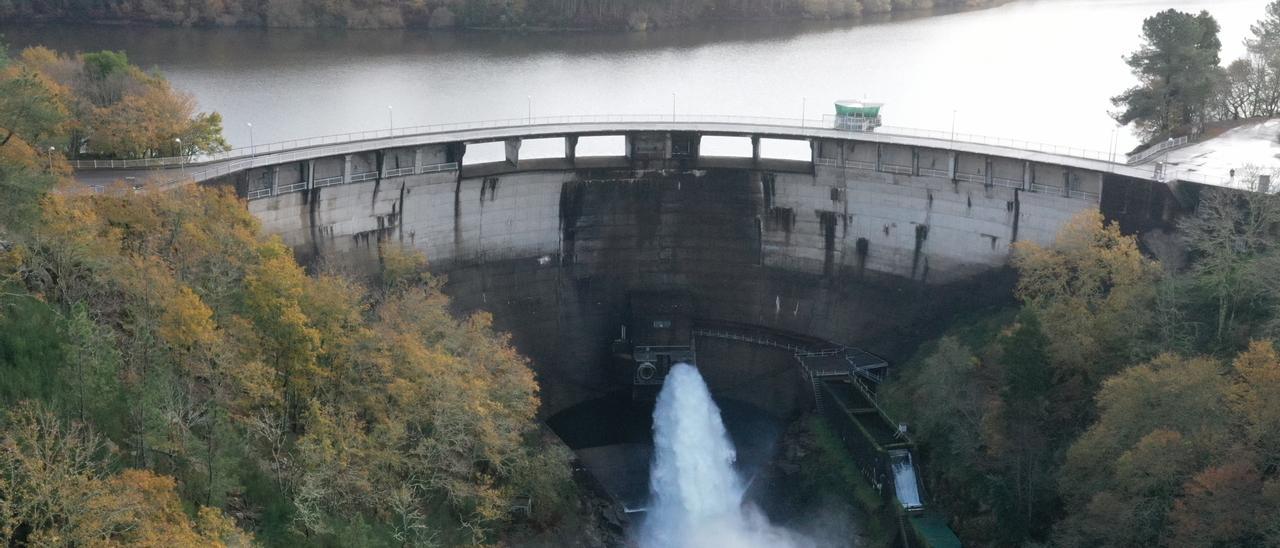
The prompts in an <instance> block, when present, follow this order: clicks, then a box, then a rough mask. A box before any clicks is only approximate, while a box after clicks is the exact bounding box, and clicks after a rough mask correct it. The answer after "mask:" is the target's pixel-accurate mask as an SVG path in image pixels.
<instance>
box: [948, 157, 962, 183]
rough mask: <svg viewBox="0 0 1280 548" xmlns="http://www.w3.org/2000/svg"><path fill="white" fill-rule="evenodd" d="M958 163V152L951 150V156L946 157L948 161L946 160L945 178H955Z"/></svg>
mask: <svg viewBox="0 0 1280 548" xmlns="http://www.w3.org/2000/svg"><path fill="white" fill-rule="evenodd" d="M959 163H960V154H958V153H957V152H956V151H954V150H953V151H951V157H950V158H948V161H947V178H949V179H951V180H952V181H954V180H956V171H957V169H958V166H959Z"/></svg>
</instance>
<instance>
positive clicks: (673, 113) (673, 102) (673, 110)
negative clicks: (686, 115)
mask: <svg viewBox="0 0 1280 548" xmlns="http://www.w3.org/2000/svg"><path fill="white" fill-rule="evenodd" d="M671 121H672V122H674V121H676V92H674V91H673V92H671Z"/></svg>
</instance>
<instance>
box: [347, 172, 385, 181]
mask: <svg viewBox="0 0 1280 548" xmlns="http://www.w3.org/2000/svg"><path fill="white" fill-rule="evenodd" d="M377 178H378V172H376V171H366V172H364V173H352V174H351V178H350V179H347V182H348V183H358V182H361V181H372V180H374V179H377Z"/></svg>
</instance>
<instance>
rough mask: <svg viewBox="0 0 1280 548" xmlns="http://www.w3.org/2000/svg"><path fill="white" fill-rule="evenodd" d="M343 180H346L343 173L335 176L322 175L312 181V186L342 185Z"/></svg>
mask: <svg viewBox="0 0 1280 548" xmlns="http://www.w3.org/2000/svg"><path fill="white" fill-rule="evenodd" d="M343 182H344V181H343V179H342V176H341V175H334V176H333V177H321V178H319V179H315V180H312V181H311V188H320V187H325V186H333V185H340V184H342V183H343Z"/></svg>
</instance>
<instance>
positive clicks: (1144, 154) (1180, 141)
mask: <svg viewBox="0 0 1280 548" xmlns="http://www.w3.org/2000/svg"><path fill="white" fill-rule="evenodd" d="M1190 140H1191V139H1190V137H1188V136H1186V135H1183V136H1182V137H1178V138H1177V139H1169V140H1167V141H1162V142H1159V143H1156V144H1154V145H1151V146H1149V147H1147V148H1145V149H1142V150H1141V151H1139V152H1138V153H1137V154H1134V155H1132V156H1129V160H1128V164H1129V165H1133V164H1139V163H1142V162H1143V161H1144V160H1146V159H1148V158H1150V157H1152V156H1155V155H1157V154H1160V153H1161V152H1164V151H1166V150H1173V149H1175V148H1178V147H1180V146H1183V145H1186V144H1187V143H1188V142H1189V141H1190Z"/></svg>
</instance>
